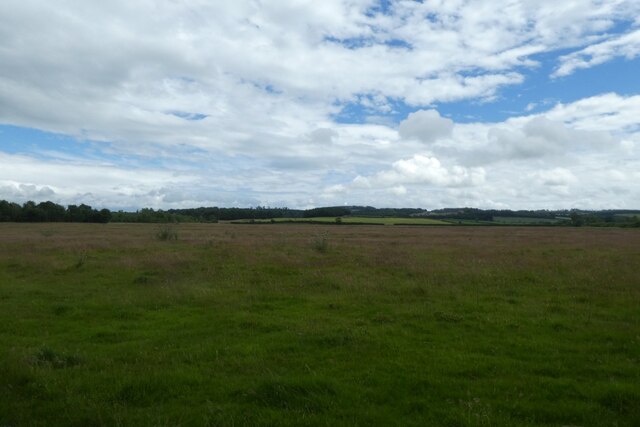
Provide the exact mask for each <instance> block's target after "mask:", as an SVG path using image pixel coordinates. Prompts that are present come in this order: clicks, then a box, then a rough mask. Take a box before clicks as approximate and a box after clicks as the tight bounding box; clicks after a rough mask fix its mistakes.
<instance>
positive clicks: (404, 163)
mask: <svg viewBox="0 0 640 427" xmlns="http://www.w3.org/2000/svg"><path fill="white" fill-rule="evenodd" d="M484 179H485V171H484V169H482V168H471V169H467V168H464V167H461V166H458V165H454V166H452V167H450V168H447V167H445V166H443V165H442V163H441V162H440V161H439V160H438V159H437V158H435V157H429V156H425V155H422V154H416V155H414V156H413V157H411V158H409V159H402V160H398V161H396V162H393V164H392V165H391V168H390V169H387V170H383V171H380V172H378V173H376V174H375V175H373V176H370V177H361V176H358V177H356V179H355V181H354V182H355V183H357V184H359V185H361V184H362V183H363V182H364V183H366V185H367V186H382V187H385V188H387V187H395V188H398V187H400V186H402V185H437V186H444V187H456V186H473V185H478V184H481V183H483V182H484Z"/></svg>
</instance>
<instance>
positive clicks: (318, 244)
mask: <svg viewBox="0 0 640 427" xmlns="http://www.w3.org/2000/svg"><path fill="white" fill-rule="evenodd" d="M312 247H313V249H315V250H316V251H318V252H320V253H326V252H327V251H328V250H329V239H328V238H327V235H326V233H319V234H317V235H316V236H315V237H314V239H313V242H312Z"/></svg>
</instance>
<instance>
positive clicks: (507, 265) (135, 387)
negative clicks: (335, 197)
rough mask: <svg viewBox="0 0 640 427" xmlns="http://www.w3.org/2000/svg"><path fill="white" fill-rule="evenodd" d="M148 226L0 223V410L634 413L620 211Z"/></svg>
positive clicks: (616, 417) (638, 370) (355, 416)
mask: <svg viewBox="0 0 640 427" xmlns="http://www.w3.org/2000/svg"><path fill="white" fill-rule="evenodd" d="M158 227H159V226H157V225H148V224H137V225H127V224H101V225H81V224H56V225H54V224H33V225H29V224H6V223H5V224H0V426H31V425H34V426H36V425H37V426H50V425H51V426H56V425H60V426H96V425H109V426H111V425H127V426H143V425H171V426H173V425H183V426H191V425H193V426H199V425H221V426H231V425H291V426H298V425H325V426H334V425H350V426H351V425H360V426H371V425H398V426H405V425H414V426H425V425H436V426H440V425H442V426H534V425H548V426H568V425H572V426H638V425H640V278H639V274H638V265H639V264H640V263H639V261H640V232H639V231H640V230H635V229H612V228H594V229H590V228H540V227H536V228H525V227H522V228H520V227H504V228H503V227H403V226H398V227H380V226H358V227H355V226H348V225H344V226H340V227H323V226H321V225H311V224H288V225H278V224H274V225H268V224H267V225H263V226H259V227H249V226H242V225H233V224H208V225H203V224H183V225H179V226H174V227H175V229H174V230H173V231H174V232H175V234H173V232H172V233H165V235H164V237H165V238H166V240H159V239H158V238H157V233H158V230H159V228H158ZM173 237H177V239H173Z"/></svg>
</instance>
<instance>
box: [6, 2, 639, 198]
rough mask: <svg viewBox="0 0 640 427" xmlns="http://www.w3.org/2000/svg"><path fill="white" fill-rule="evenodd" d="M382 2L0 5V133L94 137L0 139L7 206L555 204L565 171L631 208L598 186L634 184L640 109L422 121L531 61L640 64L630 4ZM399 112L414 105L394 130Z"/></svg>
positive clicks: (610, 104)
mask: <svg viewBox="0 0 640 427" xmlns="http://www.w3.org/2000/svg"><path fill="white" fill-rule="evenodd" d="M374 4H375V2H374V1H373V0H326V1H322V2H318V1H310V0H305V1H296V2H256V1H240V0H239V1H234V2H204V1H196V2H176V1H172V0H158V1H154V2H150V1H138V2H131V1H125V0H113V1H109V2H77V1H73V0H61V1H57V2H42V1H36V0H6V1H3V2H0V39H1V40H2V49H0V63H1V64H2V67H0V123H2V124H7V125H16V126H23V127H30V128H36V129H41V130H44V131H48V132H55V133H58V134H60V135H63V136H64V135H66V136H71V137H77V138H78V139H79V140H87V139H89V140H93V141H94V143H92V144H91V149H88V148H85V147H82V148H81V149H79V150H78V151H79V152H81V153H80V154H76V153H74V155H73V156H70V155H69V153H67V152H66V151H64V150H55V147H53V145H55V144H52V147H53V148H50V149H47V150H41V151H39V152H35V151H31V154H29V155H27V154H23V155H19V154H7V153H8V152H9V151H11V152H12V153H13V152H15V151H18V152H20V151H21V150H19V149H18V150H15V147H14V148H12V149H11V150H9V149H8V148H7V147H8V144H7V146H4V145H3V142H5V141H6V140H5V139H0V182H1V183H0V197H6V198H14V197H15V198H22V197H24V198H28V197H33V198H38V197H46V195H47V194H50V195H51V197H55V198H56V199H57V200H59V201H64V202H75V201H78V200H81V201H85V202H93V203H94V204H98V205H108V206H111V207H120V206H153V207H158V206H164V207H174V206H175V207H177V206H189V205H193V204H197V205H203V204H226V205H228V204H236V203H237V204H270V205H274V204H275V203H281V204H287V205H290V206H292V207H303V206H308V205H309V204H313V200H315V201H316V203H317V201H318V198H319V197H321V195H318V193H319V192H318V188H326V191H324V192H323V193H322V195H323V197H324V196H326V197H327V198H326V199H322V200H323V202H324V201H325V200H327V201H336V202H340V203H341V202H348V203H363V204H376V205H386V204H388V203H392V202H393V204H396V202H402V201H406V203H407V205H414V206H425V207H440V206H447V205H448V206H451V205H460V204H469V205H471V204H473V205H478V206H485V207H486V206H502V207H505V206H512V207H526V206H531V205H534V204H536V203H538V202H537V201H532V200H533V199H532V196H531V195H530V194H529V193H533V194H535V197H537V198H539V199H537V200H539V203H540V206H541V207H551V206H553V205H554V204H556V205H561V206H565V205H566V195H565V196H563V198H560V197H559V196H558V197H556V198H554V197H555V196H554V194H551V193H550V192H549V187H563V186H562V185H556V186H551V185H546V184H545V180H546V181H548V182H552V181H553V179H551V180H549V179H547V178H548V177H547V178H544V177H545V176H546V175H545V174H547V175H548V174H549V173H551V172H548V171H556V172H557V171H558V170H567V171H571V173H572V174H573V176H575V178H576V181H575V182H573V183H568V184H566V185H565V186H564V187H567V186H570V188H571V190H572V197H575V200H576V201H584V200H591V199H595V200H596V201H597V202H598V203H601V204H602V205H603V206H613V205H615V204H616V203H619V204H623V203H626V201H629V202H628V203H631V201H633V200H638V199H640V197H637V196H638V195H639V193H638V186H637V185H636V184H635V183H634V181H633V180H630V182H625V181H619V182H618V184H617V185H618V187H617V188H618V190H624V194H625V195H626V196H625V198H624V200H622V201H620V200H621V198H620V197H619V196H618V195H616V196H615V197H614V196H613V195H612V194H613V193H611V192H610V190H609V189H607V188H606V186H605V185H604V184H602V183H606V182H607V180H606V176H608V175H606V174H608V173H610V172H611V171H612V170H615V171H617V172H618V173H619V174H621V175H622V176H631V177H636V175H633V174H634V173H635V172H633V171H634V170H637V169H639V166H640V165H638V160H637V159H636V157H635V156H634V154H635V153H636V152H637V147H638V146H639V144H640V136H639V132H640V125H639V123H638V117H640V96H621V95H617V94H604V95H600V96H596V97H591V98H586V99H582V100H578V101H575V102H572V103H567V104H558V105H556V106H555V107H553V108H551V109H550V110H548V111H542V110H543V109H547V108H549V107H548V105H547V103H546V102H547V101H540V100H536V103H535V105H534V103H531V111H534V110H535V112H536V113H539V114H536V115H526V116H522V117H514V118H512V119H509V120H505V121H502V122H497V123H468V124H459V123H458V124H456V123H453V122H452V121H450V120H449V119H447V118H443V117H442V116H440V114H439V113H438V112H437V111H436V110H434V108H435V107H434V105H435V104H437V103H442V102H449V101H459V100H469V101H475V102H488V101H491V100H496V99H499V98H500V96H501V92H500V90H501V89H502V88H505V87H507V86H513V85H517V84H520V83H522V82H523V81H524V79H525V78H526V77H525V76H526V75H527V71H528V70H531V69H534V68H535V67H538V65H539V64H538V61H539V59H538V58H539V57H538V56H534V55H538V54H549V53H553V52H555V51H557V50H558V49H567V48H571V49H577V51H576V52H575V53H574V54H569V55H567V56H566V57H564V59H563V62H562V63H561V64H560V68H558V71H557V72H558V73H561V72H566V73H571V72H574V71H575V70H577V69H579V68H584V67H586V66H593V65H595V64H597V63H601V62H603V61H607V60H610V59H613V58H615V57H620V56H628V57H632V56H634V55H636V54H637V50H636V48H637V44H636V41H635V40H636V39H635V37H637V30H636V29H633V28H632V29H631V30H627V31H626V34H621V35H616V36H614V35H610V34H607V32H608V31H614V30H616V31H617V30H619V27H617V26H616V22H617V21H619V20H627V21H628V20H630V19H632V18H630V17H634V16H638V15H640V2H637V1H634V0H614V1H601V0H572V1H568V2H558V1H557V0H513V1H508V2H496V1H493V0H477V1H473V2H465V1H428V2H410V1H398V2H391V3H390V11H389V13H388V14H381V13H372V12H371V10H370V7H371V6H372V5H374ZM61 29H62V30H61ZM560 70H563V71H560ZM527 102H528V100H527ZM403 103H404V104H403ZM525 103H526V102H525ZM354 104H355V106H354ZM407 105H409V106H413V107H416V108H419V109H421V111H418V112H416V113H414V114H412V115H409V117H407V118H406V120H405V121H403V122H402V123H401V124H400V126H399V128H398V129H396V128H395V127H394V123H397V120H396V121H395V122H393V123H390V122H389V120H390V119H389V117H393V118H396V117H399V116H400V114H402V113H401V112H402V111H404V108H406V106H407ZM398 106H400V108H399V107H398ZM351 110H355V111H356V113H355V114H356V116H357V115H358V114H360V111H364V113H363V114H362V115H363V116H366V117H364V118H362V117H352V116H349V113H350V111H351ZM442 111H444V110H442ZM385 114H388V115H386V116H385ZM359 119H362V120H359ZM350 120H351V121H352V122H353V123H351V124H346V123H345V122H349V121H350ZM365 121H368V123H365V124H361V123H362V122H365ZM0 138H2V136H0ZM81 145H82V144H79V145H78V146H79V147H80V146H81ZM425 150H429V151H425ZM89 151H91V154H92V156H90V157H91V159H92V160H89V159H85V160H84V161H83V160H82V158H81V157H82V154H86V153H88V152H89ZM24 152H25V153H27V152H29V150H28V149H27V147H25V150H24ZM79 157H80V158H79ZM101 159H102V160H101ZM105 159H107V160H105ZM123 159H129V160H123ZM149 161H153V162H152V163H149ZM131 164H133V165H134V166H135V167H133V166H131ZM150 164H152V166H149V165H150ZM544 171H547V172H544ZM556 174H557V173H556ZM560 175H561V174H560ZM532 177H534V178H535V179H533V178H532ZM565 178H566V177H565ZM526 179H533V183H530V182H528V181H526ZM598 180H601V181H602V183H600V181H598ZM637 181H638V180H637V179H636V181H635V182H637ZM49 190H50V191H51V192H53V193H52V194H51V193H47V192H48V191H49ZM43 192H44V193H43ZM616 194H623V193H616ZM2 195H4V196H2ZM584 203H586V202H584ZM594 203H595V202H594ZM403 204H404V203H403ZM545 204H546V205H545ZM547 205H548V206H547Z"/></svg>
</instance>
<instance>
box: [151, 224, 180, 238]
mask: <svg viewBox="0 0 640 427" xmlns="http://www.w3.org/2000/svg"><path fill="white" fill-rule="evenodd" d="M156 238H157V239H158V240H161V241H168V240H178V232H177V231H176V230H175V229H174V228H173V227H172V226H171V225H165V226H162V227H160V229H159V230H158V232H157V233H156Z"/></svg>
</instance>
